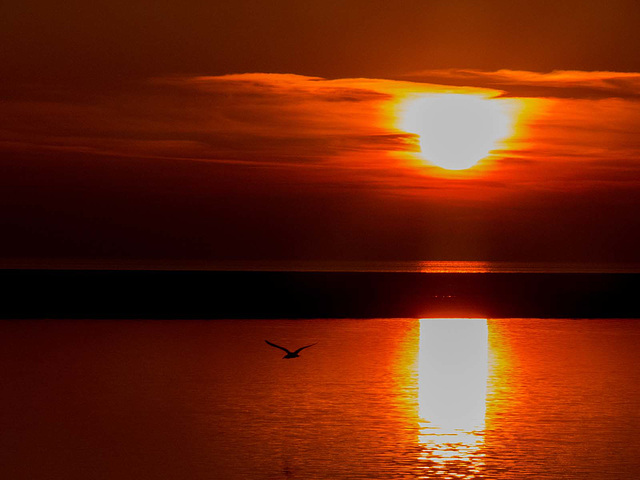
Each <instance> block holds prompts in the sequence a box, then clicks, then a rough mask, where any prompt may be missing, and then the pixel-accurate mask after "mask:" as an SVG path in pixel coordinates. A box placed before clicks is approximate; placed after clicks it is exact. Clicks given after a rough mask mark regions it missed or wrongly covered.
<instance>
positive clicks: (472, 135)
mask: <svg viewBox="0 0 640 480" xmlns="http://www.w3.org/2000/svg"><path fill="white" fill-rule="evenodd" d="M401 123H402V124H401V128H402V129H403V130H405V131H408V132H410V133H414V134H416V135H418V136H419V139H420V151H421V153H420V155H421V157H422V158H423V159H424V160H426V161H428V162H429V163H432V164H434V165H437V166H439V167H442V168H445V169H447V170H464V169H467V168H471V167H472V166H474V165H475V164H476V163H478V162H479V161H480V160H482V159H483V158H485V157H487V156H488V155H489V153H490V152H491V150H493V149H495V148H496V146H497V144H498V142H499V141H500V140H503V139H504V138H506V137H508V136H509V135H510V133H511V128H512V120H511V115H509V111H508V110H507V108H506V106H505V104H503V103H502V102H500V101H499V100H496V99H491V98H485V97H481V96H478V95H469V94H438V95H429V96H421V97H419V98H416V99H411V100H409V101H408V102H407V104H406V105H405V108H404V113H403V115H402V122H401Z"/></svg>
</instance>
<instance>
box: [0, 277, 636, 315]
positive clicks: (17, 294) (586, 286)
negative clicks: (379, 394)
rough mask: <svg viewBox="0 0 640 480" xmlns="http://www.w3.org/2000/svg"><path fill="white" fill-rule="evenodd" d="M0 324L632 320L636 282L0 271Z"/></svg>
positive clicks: (628, 279)
mask: <svg viewBox="0 0 640 480" xmlns="http://www.w3.org/2000/svg"><path fill="white" fill-rule="evenodd" d="M0 280H2V285H4V287H3V293H4V294H3V296H2V297H3V300H2V305H1V306H0V318H4V319H29V318H32V319H42V318H70V319H71V318H87V319H110V318H113V319H196V318H197V319H215V318H229V319H234V318H256V319H263V318H264V319H267V318H381V317H387V318H396V317H397V318H400V317H408V318H426V317H431V318H438V317H451V318H456V317H467V318H468V317H478V318H519V317H523V318H640V302H639V301H638V286H640V275H639V274H600V273H597V274H596V273H593V274H578V273H566V274H564V273H548V274H547V273H390V272H384V273H370V272H364V273H363V272H335V273H334V272H237V271H234V272H215V271H214V272H212V271H140V270H126V271H118V270H0Z"/></svg>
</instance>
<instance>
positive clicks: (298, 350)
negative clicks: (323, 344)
mask: <svg viewBox="0 0 640 480" xmlns="http://www.w3.org/2000/svg"><path fill="white" fill-rule="evenodd" d="M316 343H318V342H316ZM316 343H312V344H311V345H305V346H304V347H300V348H299V349H297V350H296V351H295V352H293V353H300V352H301V351H302V350H304V349H305V348H309V347H313V346H314V345H315V344H316Z"/></svg>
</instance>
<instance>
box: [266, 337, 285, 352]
mask: <svg viewBox="0 0 640 480" xmlns="http://www.w3.org/2000/svg"><path fill="white" fill-rule="evenodd" d="M265 342H267V343H268V344H269V345H271V346H272V347H276V348H279V349H280V350H284V351H285V352H287V353H291V352H290V351H289V350H287V349H286V348H284V347H281V346H280V345H276V344H275V343H271V342H270V341H269V340H265Z"/></svg>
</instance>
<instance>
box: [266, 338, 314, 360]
mask: <svg viewBox="0 0 640 480" xmlns="http://www.w3.org/2000/svg"><path fill="white" fill-rule="evenodd" d="M265 342H267V343H268V344H269V345H271V346H272V347H276V348H279V349H280V350H283V351H285V352H287V354H286V355H285V356H284V357H282V358H297V357H299V356H300V355H298V354H299V353H300V352H301V351H302V350H304V349H305V348H309V347H313V346H314V345H315V343H312V344H311V345H305V346H304V347H300V348H299V349H297V350H295V351H293V352H292V351H290V350H287V349H286V348H284V347H281V346H280V345H276V344H275V343H271V342H270V341H269V340H265ZM316 343H317V342H316Z"/></svg>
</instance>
